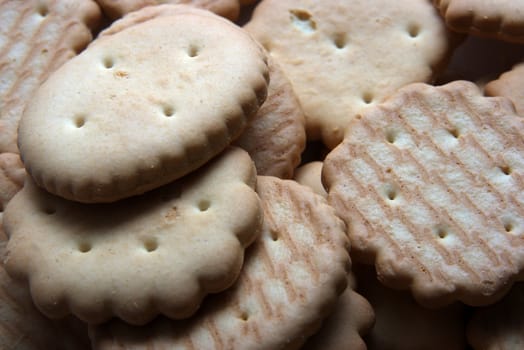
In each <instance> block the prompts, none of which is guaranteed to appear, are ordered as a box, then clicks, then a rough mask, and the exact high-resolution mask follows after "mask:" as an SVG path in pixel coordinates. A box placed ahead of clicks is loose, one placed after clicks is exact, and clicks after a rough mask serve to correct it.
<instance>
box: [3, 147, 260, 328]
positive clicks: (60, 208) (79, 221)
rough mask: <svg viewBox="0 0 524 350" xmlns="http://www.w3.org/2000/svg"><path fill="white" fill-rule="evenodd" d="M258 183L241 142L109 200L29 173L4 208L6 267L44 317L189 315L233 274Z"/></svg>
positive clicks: (254, 218) (246, 239)
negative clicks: (84, 197) (64, 194)
mask: <svg viewBox="0 0 524 350" xmlns="http://www.w3.org/2000/svg"><path fill="white" fill-rule="evenodd" d="M255 184H256V171H255V167H254V165H253V161H252V160H251V158H250V157H249V155H248V154H247V153H246V152H245V151H244V150H242V149H239V148H230V149H227V150H226V151H225V152H224V153H223V154H221V155H220V156H218V157H217V158H215V159H213V160H212V161H210V162H208V163H207V164H206V165H205V166H204V167H202V168H200V169H199V170H197V171H195V172H193V173H191V175H190V176H188V177H184V178H182V179H180V180H178V181H175V182H173V183H171V184H169V185H166V186H164V187H161V188H159V189H157V190H155V191H150V192H148V193H146V194H144V195H143V196H137V197H133V198H129V199H126V200H121V201H118V202H115V203H110V204H83V203H77V202H72V201H68V200H64V199H62V198H60V197H56V196H52V195H50V194H49V193H47V192H45V191H43V190H41V189H40V188H38V187H37V186H35V185H34V184H33V182H32V181H31V179H30V178H28V179H27V181H26V183H25V185H24V188H23V189H22V190H21V191H20V192H18V194H17V195H16V196H15V197H13V199H12V200H11V201H10V202H9V204H8V206H7V208H6V211H5V213H4V227H5V231H6V234H7V235H8V236H9V243H8V246H7V249H8V256H7V259H6V261H5V266H6V270H7V272H8V273H9V274H10V275H12V276H13V277H15V278H19V279H22V280H26V281H28V283H29V287H30V290H31V294H32V297H33V300H34V302H35V304H36V306H37V307H38V308H39V309H40V310H41V311H42V312H43V313H44V314H45V315H47V316H48V317H50V318H59V317H63V316H65V315H67V314H70V313H72V314H74V315H76V316H77V317H79V318H80V319H82V320H84V321H86V322H89V323H98V322H103V321H107V320H108V319H109V318H111V317H119V318H121V319H123V320H125V321H126V322H129V323H133V324H144V323H146V322H148V321H150V320H151V319H152V318H153V317H155V316H156V315H158V314H164V315H167V316H168V317H172V318H185V317H189V316H190V315H191V314H192V313H194V312H195V311H196V309H197V308H198V307H199V304H200V302H201V300H202V298H203V297H204V296H205V295H206V294H207V293H214V292H218V291H221V290H224V289H226V288H228V287H229V286H230V285H231V284H232V283H233V282H234V281H235V280H236V278H237V277H238V274H239V272H240V269H241V266H242V264H243V255H244V248H245V247H246V246H247V245H249V244H250V243H251V242H252V241H253V240H254V239H255V238H256V237H257V236H258V234H259V232H260V229H261V226H262V221H263V217H262V211H261V210H262V209H261V207H260V204H259V199H258V196H257V194H256V193H255V190H254V186H255ZM232 204H233V205H232Z"/></svg>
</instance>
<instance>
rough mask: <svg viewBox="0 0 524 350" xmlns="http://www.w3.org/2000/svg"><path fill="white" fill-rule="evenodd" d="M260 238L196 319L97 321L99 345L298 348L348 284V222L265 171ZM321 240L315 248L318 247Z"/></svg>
mask: <svg viewBox="0 0 524 350" xmlns="http://www.w3.org/2000/svg"><path fill="white" fill-rule="evenodd" d="M257 193H258V194H259V196H260V198H261V202H262V207H263V211H264V227H263V231H262V234H261V236H260V237H259V238H258V240H257V241H255V243H253V245H252V246H250V247H249V248H248V250H247V252H246V261H245V265H244V268H243V270H242V273H241V275H240V277H239V279H238V281H237V283H236V284H235V285H234V286H233V287H231V288H230V289H228V290H226V291H224V292H222V293H220V294H217V295H216V296H210V297H209V298H208V299H206V300H205V301H204V303H203V306H202V308H201V309H200V310H199V312H198V313H197V314H196V315H195V316H194V317H193V318H191V319H188V320H185V321H180V322H173V321H168V320H166V319H159V320H155V321H154V323H152V324H149V325H147V326H145V327H140V328H137V327H130V326H127V325H125V324H124V323H122V322H110V323H108V324H104V325H100V326H97V327H91V331H90V336H91V340H92V344H93V348H94V349H99V350H102V349H151V350H167V349H245V350H249V349H268V350H272V349H282V348H285V349H296V348H298V347H300V345H301V344H302V343H303V342H304V341H305V338H306V337H308V336H309V335H311V334H312V333H313V332H314V331H315V330H316V328H318V327H319V322H320V320H321V319H322V318H323V317H325V316H326V315H327V313H328V312H329V311H330V309H331V308H330V306H333V305H334V303H335V302H336V300H337V296H338V295H339V294H340V293H341V291H342V288H343V287H344V286H345V283H346V276H347V268H348V264H349V263H350V261H349V256H348V252H347V248H348V246H347V243H348V242H347V237H346V236H345V233H344V224H343V223H342V221H341V220H340V219H338V218H337V217H336V215H335V213H334V211H333V209H332V208H331V207H329V206H328V205H327V203H326V201H325V200H324V199H323V198H322V197H320V196H318V195H316V194H314V193H313V192H311V191H310V190H308V189H307V188H306V187H304V186H301V185H298V184H297V183H295V182H293V181H291V180H280V179H278V178H275V177H270V176H268V177H265V176H259V177H258V181H257ZM312 246H314V247H315V249H311V247H312Z"/></svg>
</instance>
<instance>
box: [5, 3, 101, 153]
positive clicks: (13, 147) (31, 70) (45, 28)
mask: <svg viewBox="0 0 524 350" xmlns="http://www.w3.org/2000/svg"><path fill="white" fill-rule="evenodd" d="M101 17H102V14H101V12H100V8H99V7H98V5H97V4H96V3H95V2H94V1H92V0H24V1H19V0H0V23H1V25H0V152H2V153H4V152H12V153H18V146H17V128H18V123H19V120H20V117H21V115H22V112H23V110H24V108H25V106H26V104H27V103H28V102H29V100H30V99H31V97H32V95H33V93H34V92H35V90H36V89H37V88H38V86H39V85H40V84H41V83H42V82H43V81H44V80H45V79H46V78H47V77H48V76H49V74H51V72H53V71H55V70H56V69H57V68H58V67H60V66H61V65H62V64H63V63H64V62H66V61H68V60H69V59H70V58H71V57H73V56H75V55H76V54H77V53H78V52H80V51H81V50H83V49H84V47H85V46H87V44H88V43H90V42H91V40H92V39H93V35H92V31H94V30H95V29H96V28H98V26H99V23H100V21H101Z"/></svg>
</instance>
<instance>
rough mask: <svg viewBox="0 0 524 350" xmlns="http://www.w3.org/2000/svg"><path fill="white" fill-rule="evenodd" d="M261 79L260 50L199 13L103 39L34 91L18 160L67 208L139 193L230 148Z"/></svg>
mask: <svg viewBox="0 0 524 350" xmlns="http://www.w3.org/2000/svg"><path fill="white" fill-rule="evenodd" d="M164 6H177V5H164ZM178 6H181V5H178ZM145 9H147V8H145ZM201 13H202V15H200V14H201ZM115 25H118V22H115ZM111 30H112V29H111V28H110V29H108V31H111ZM267 79H268V69H267V64H266V55H265V53H264V51H263V50H262V49H261V47H260V45H259V44H258V43H256V42H255V41H254V40H253V39H252V38H251V37H250V36H249V35H248V34H247V33H246V32H245V31H243V30H242V29H241V28H239V27H237V26H235V25H234V24H232V23H231V22H229V21H227V20H226V19H224V18H222V17H219V16H217V15H214V14H212V13H210V12H209V11H204V10H200V9H195V8H191V11H185V12H174V13H172V14H171V15H166V16H157V17H153V18H150V19H149V20H145V21H142V22H138V23H136V24H135V25H132V26H129V27H125V28H120V30H119V31H116V32H112V34H108V33H106V34H102V35H100V37H99V38H97V40H95V41H93V43H92V44H91V45H90V46H89V47H88V48H87V49H86V50H85V51H83V52H82V53H81V54H80V55H78V56H76V57H74V58H73V59H71V60H70V61H69V62H67V63H66V64H65V65H63V66H62V67H61V68H60V69H59V70H57V71H56V72H55V73H54V74H53V75H51V76H50V77H49V79H48V80H47V81H46V82H45V83H44V84H42V85H41V86H40V88H39V89H38V91H37V92H36V94H35V96H34V98H33V99H32V101H31V103H30V104H28V106H27V108H26V110H25V113H24V114H23V116H22V119H21V121H20V127H19V133H18V136H19V138H18V141H19V146H20V154H21V157H22V159H23V161H24V164H25V167H26V170H27V172H28V173H29V174H30V175H31V176H32V177H33V178H34V180H35V182H36V183H37V184H38V185H39V186H41V187H43V188H45V189H46V190H47V191H49V192H51V193H53V194H55V195H58V196H61V197H64V198H66V199H70V200H75V201H79V202H112V201H116V200H119V199H122V198H126V197H130V196H133V195H138V194H141V193H144V192H146V191H149V190H152V189H154V188H157V187H159V186H162V185H165V184H167V183H169V182H171V181H174V180H176V179H177V178H180V177H181V176H183V175H185V174H187V173H189V172H191V171H193V170H195V169H196V168H198V167H200V166H202V165H203V164H204V163H205V162H207V161H208V160H209V159H211V158H212V157H214V156H215V155H217V154H218V153H220V152H221V151H222V150H223V149H224V148H225V147H227V146H228V145H229V144H230V143H231V142H232V141H233V140H234V139H235V138H237V137H238V136H239V135H240V133H241V132H242V131H243V130H244V128H245V127H246V125H247V124H248V122H249V121H250V120H251V118H252V117H253V116H254V114H255V113H256V111H257V110H258V108H259V106H260V104H261V103H263V101H264V99H265V97H266V92H267Z"/></svg>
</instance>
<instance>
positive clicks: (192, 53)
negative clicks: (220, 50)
mask: <svg viewBox="0 0 524 350" xmlns="http://www.w3.org/2000/svg"><path fill="white" fill-rule="evenodd" d="M199 53H200V48H199V47H198V46H196V45H194V44H193V45H189V48H188V49H187V55H188V56H189V57H197V56H198V54H199Z"/></svg>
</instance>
